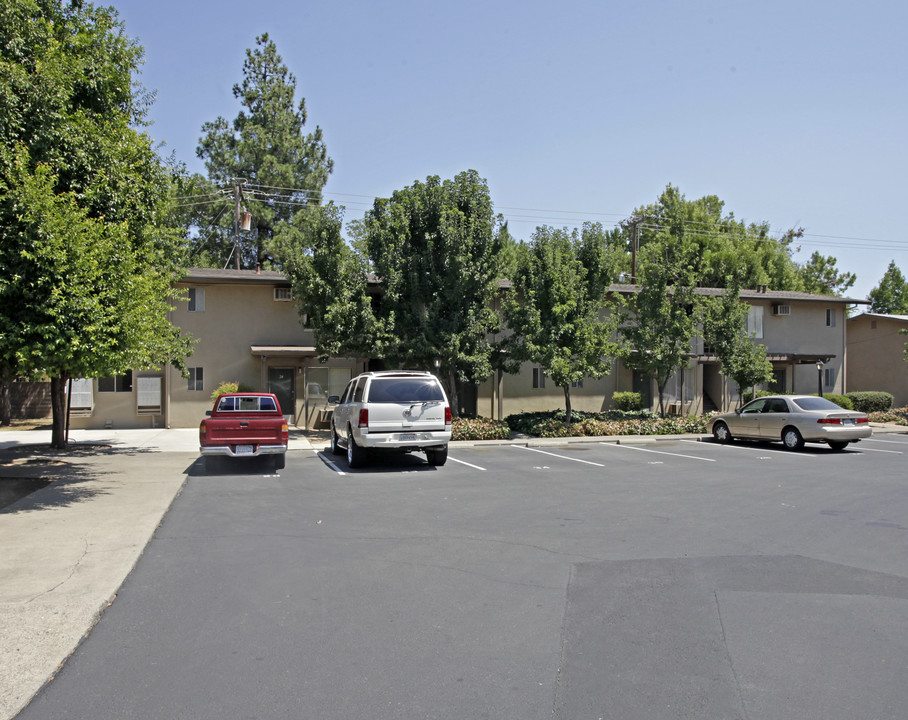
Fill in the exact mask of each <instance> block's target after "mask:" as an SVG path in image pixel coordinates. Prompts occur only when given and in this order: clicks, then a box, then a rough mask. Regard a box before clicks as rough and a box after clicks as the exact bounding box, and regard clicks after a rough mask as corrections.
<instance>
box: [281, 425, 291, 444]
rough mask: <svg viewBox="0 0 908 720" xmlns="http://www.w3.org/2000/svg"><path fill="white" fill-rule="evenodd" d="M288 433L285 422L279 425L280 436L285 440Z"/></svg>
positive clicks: (288, 429)
mask: <svg viewBox="0 0 908 720" xmlns="http://www.w3.org/2000/svg"><path fill="white" fill-rule="evenodd" d="M289 435H290V428H289V427H288V426H287V423H284V424H283V425H281V438H282V439H284V440H286V439H287V438H288V437H289Z"/></svg>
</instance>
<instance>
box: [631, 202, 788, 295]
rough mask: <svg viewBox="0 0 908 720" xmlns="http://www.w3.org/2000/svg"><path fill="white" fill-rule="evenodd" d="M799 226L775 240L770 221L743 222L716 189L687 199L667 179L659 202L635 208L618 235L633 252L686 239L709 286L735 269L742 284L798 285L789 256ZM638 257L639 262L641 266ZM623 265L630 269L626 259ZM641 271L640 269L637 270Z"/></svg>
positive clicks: (782, 287) (780, 287)
mask: <svg viewBox="0 0 908 720" xmlns="http://www.w3.org/2000/svg"><path fill="white" fill-rule="evenodd" d="M799 234H800V231H795V230H793V231H790V232H788V233H786V234H785V235H784V236H783V237H782V238H781V239H779V240H777V239H775V238H773V237H772V236H771V234H770V228H769V225H768V223H745V222H742V221H740V220H737V219H736V218H735V216H734V213H730V212H728V213H726V212H725V203H724V202H723V201H722V200H720V199H719V198H718V197H716V196H715V195H707V196H705V197H702V198H699V199H697V200H688V199H687V198H686V197H685V196H684V195H683V194H682V193H681V191H680V190H679V189H678V188H676V187H674V186H672V185H668V186H667V187H666V189H665V191H664V192H663V193H662V194H661V195H660V196H659V198H658V199H657V200H656V202H655V203H653V204H650V205H646V206H644V207H641V208H638V209H637V210H635V211H634V217H633V218H632V221H631V222H629V223H626V224H625V226H624V227H623V229H622V230H621V231H620V233H619V235H618V238H619V239H620V240H622V241H623V243H624V244H625V246H626V248H627V252H628V254H629V256H630V255H632V254H633V247H634V245H635V238H636V246H637V248H638V252H640V251H642V249H643V248H645V247H646V246H647V245H649V244H651V243H658V244H661V245H666V244H669V243H673V244H676V245H683V246H685V247H687V248H690V249H691V250H692V251H693V260H692V262H693V270H694V271H695V272H696V273H697V274H698V276H699V279H700V282H701V283H702V284H703V285H704V286H706V287H722V283H724V282H725V279H726V278H727V277H728V276H729V275H731V274H734V275H737V276H739V277H740V278H741V283H742V287H757V286H758V285H769V286H770V287H772V288H773V289H776V290H800V289H801V280H800V278H799V275H798V267H797V265H796V263H795V262H794V261H793V260H792V257H791V244H792V241H793V240H794V239H795V238H796V237H798V236H799ZM639 264H640V263H639V262H638V266H639ZM624 269H625V270H631V268H630V265H629V264H628V265H626V266H625V268H624ZM638 274H639V273H638Z"/></svg>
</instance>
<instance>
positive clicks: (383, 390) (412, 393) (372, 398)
mask: <svg viewBox="0 0 908 720" xmlns="http://www.w3.org/2000/svg"><path fill="white" fill-rule="evenodd" d="M443 400H444V394H443V393H442V391H441V387H440V386H439V384H438V383H437V382H436V381H435V380H433V379H430V378H402V377H395V378H374V379H373V380H372V384H371V385H370V386H369V402H370V403H410V402H433V401H439V402H440V401H443Z"/></svg>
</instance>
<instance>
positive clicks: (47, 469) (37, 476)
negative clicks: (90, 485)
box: [0, 445, 110, 512]
mask: <svg viewBox="0 0 908 720" xmlns="http://www.w3.org/2000/svg"><path fill="white" fill-rule="evenodd" d="M109 451H110V447H109V446H107V445H72V446H70V447H69V448H67V449H66V450H52V449H51V448H50V446H49V445H24V446H18V447H11V448H6V449H5V450H0V512H3V511H4V510H6V508H8V507H9V506H10V505H12V504H13V503H15V502H17V501H19V500H21V499H22V498H24V497H27V496H28V495H31V494H32V493H33V492H36V491H37V490H41V489H42V488H45V487H47V486H48V485H50V484H51V483H58V485H59V486H60V488H61V495H60V497H61V498H68V499H70V500H72V499H74V498H75V496H76V495H79V494H82V493H83V491H82V490H81V489H80V488H79V485H80V484H81V483H84V482H85V481H86V480H87V479H90V477H91V476H92V475H91V472H90V469H89V468H88V467H87V466H85V465H84V464H81V463H79V462H73V460H78V459H80V458H85V457H86V456H88V455H96V454H98V453H99V452H109Z"/></svg>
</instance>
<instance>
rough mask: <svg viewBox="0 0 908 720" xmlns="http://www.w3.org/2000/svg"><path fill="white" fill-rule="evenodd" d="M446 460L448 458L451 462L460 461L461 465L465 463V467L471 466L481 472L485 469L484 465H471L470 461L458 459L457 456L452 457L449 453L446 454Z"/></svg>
mask: <svg viewBox="0 0 908 720" xmlns="http://www.w3.org/2000/svg"><path fill="white" fill-rule="evenodd" d="M448 460H450V461H451V462H456V463H460V464H461V465H466V466H467V467H471V468H473V469H474V470H482V471H483V472H485V471H486V469H485V468H484V467H479V465H473V464H472V463H468V462H464V461H463V460H458V459H457V458H452V457H451V456H450V455H448Z"/></svg>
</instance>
